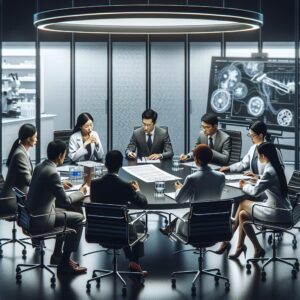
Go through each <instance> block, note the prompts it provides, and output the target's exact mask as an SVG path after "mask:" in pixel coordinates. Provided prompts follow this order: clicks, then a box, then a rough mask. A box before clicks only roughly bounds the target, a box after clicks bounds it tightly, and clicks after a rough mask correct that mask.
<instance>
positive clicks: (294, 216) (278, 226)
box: [246, 194, 300, 281]
mask: <svg viewBox="0 0 300 300" xmlns="http://www.w3.org/2000/svg"><path fill="white" fill-rule="evenodd" d="M299 199H300V194H297V200H296V202H295V204H294V206H293V208H292V210H289V209H282V208H273V207H268V208H267V209H268V210H270V211H272V210H274V211H276V212H277V213H279V212H282V213H291V220H290V221H288V222H285V223H275V222H272V223H271V222H266V221H262V220H258V219H256V218H255V208H256V207H264V208H266V207H265V206H263V205H261V204H254V205H253V206H252V216H253V220H252V221H249V222H247V223H250V224H253V225H254V226H255V227H256V228H257V229H259V230H261V228H262V227H263V228H266V229H267V230H268V231H271V232H272V257H260V258H250V259H247V264H246V268H247V273H248V274H249V273H251V264H250V262H258V261H262V262H265V263H264V264H263V266H262V269H261V279H262V281H265V280H266V275H267V274H266V272H265V268H266V266H267V265H268V264H270V263H271V262H282V263H284V264H287V265H289V266H291V267H292V271H291V273H292V278H293V279H295V278H297V272H298V269H299V262H298V259H297V258H293V257H278V256H277V252H276V234H278V233H282V232H286V230H288V229H291V228H292V227H293V225H294V224H296V223H298V221H299V220H300V201H299ZM290 261H294V264H292V263H291V262H290Z"/></svg>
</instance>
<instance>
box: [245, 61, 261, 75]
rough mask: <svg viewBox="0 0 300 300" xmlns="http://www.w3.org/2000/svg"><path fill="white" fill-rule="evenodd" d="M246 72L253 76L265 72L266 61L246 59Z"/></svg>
mask: <svg viewBox="0 0 300 300" xmlns="http://www.w3.org/2000/svg"><path fill="white" fill-rule="evenodd" d="M243 67H244V72H245V73H246V74H247V75H248V76H250V77H253V76H254V75H256V74H259V73H263V71H264V63H263V62H259V61H245V62H244V63H243Z"/></svg>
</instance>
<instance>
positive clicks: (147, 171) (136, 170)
mask: <svg viewBox="0 0 300 300" xmlns="http://www.w3.org/2000/svg"><path fill="white" fill-rule="evenodd" d="M122 168H123V170H124V171H126V172H127V173H129V174H131V175H132V176H134V177H136V178H138V179H140V180H142V181H144V182H155V181H172V180H177V179H181V178H180V177H177V176H174V175H172V174H169V173H167V172H165V171H163V170H161V169H159V168H157V167H156V166H153V165H152V164H147V165H139V166H128V167H122Z"/></svg>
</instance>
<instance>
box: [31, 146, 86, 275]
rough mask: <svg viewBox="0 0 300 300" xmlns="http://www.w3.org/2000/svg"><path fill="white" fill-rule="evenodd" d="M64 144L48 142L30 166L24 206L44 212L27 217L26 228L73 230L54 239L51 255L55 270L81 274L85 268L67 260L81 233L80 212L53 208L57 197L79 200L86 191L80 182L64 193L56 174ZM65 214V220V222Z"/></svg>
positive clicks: (61, 199) (70, 201)
mask: <svg viewBox="0 0 300 300" xmlns="http://www.w3.org/2000/svg"><path fill="white" fill-rule="evenodd" d="M66 149H67V147H66V144H65V143H64V142H62V141H59V140H58V141H54V142H50V143H49V145H48V148H47V156H48V159H46V160H45V161H43V162H42V163H40V164H38V165H37V166H36V168H35V169H34V172H33V175H32V180H31V184H30V188H29V192H28V196H27V201H26V206H27V208H28V210H29V212H30V213H31V214H33V215H46V216H41V217H38V218H31V220H30V231H31V232H32V233H36V234H39V233H43V232H47V231H49V230H51V229H53V228H54V227H57V226H64V225H66V226H67V227H70V228H72V229H74V230H76V234H67V235H66V236H65V237H59V238H57V240H56V244H55V249H54V252H53V255H52V256H61V260H60V263H59V264H58V267H57V272H58V274H64V273H67V274H74V275H76V274H82V273H86V268H84V267H79V265H78V263H76V262H74V261H73V260H71V258H70V257H71V252H73V251H77V248H78V245H79V242H80V238H81V234H82V226H83V224H82V222H83V219H84V217H83V215H82V214H80V213H76V212H70V211H63V212H62V210H61V209H60V210H57V209H56V208H55V202H56V201H60V202H61V203H65V204H66V206H67V205H69V206H71V204H72V203H75V202H78V201H81V200H82V199H83V198H84V194H85V193H86V187H85V186H83V187H81V188H80V190H79V191H78V192H74V193H72V194H70V195H69V196H67V195H66V193H65V191H64V188H63V185H62V183H61V179H60V176H59V174H58V172H57V170H56V167H57V166H59V165H62V164H63V161H64V158H65V155H66ZM65 215H66V224H65ZM61 238H63V239H64V247H63V253H61V250H62V249H61V245H62V243H61V240H60V239H61Z"/></svg>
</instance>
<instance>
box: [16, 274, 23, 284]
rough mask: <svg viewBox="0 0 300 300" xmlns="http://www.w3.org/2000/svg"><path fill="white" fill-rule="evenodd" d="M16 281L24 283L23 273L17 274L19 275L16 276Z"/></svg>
mask: <svg viewBox="0 0 300 300" xmlns="http://www.w3.org/2000/svg"><path fill="white" fill-rule="evenodd" d="M16 282H17V284H20V283H22V275H21V274H17V276H16Z"/></svg>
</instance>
